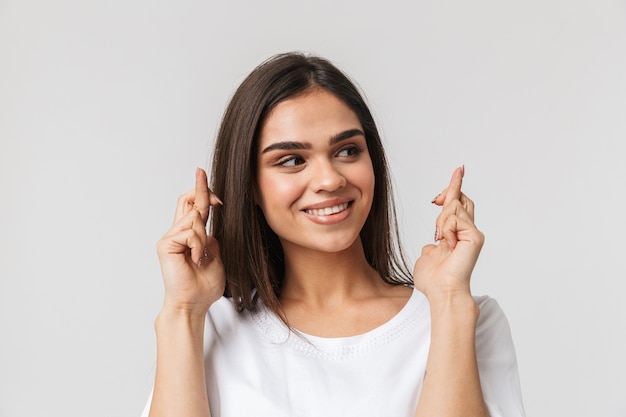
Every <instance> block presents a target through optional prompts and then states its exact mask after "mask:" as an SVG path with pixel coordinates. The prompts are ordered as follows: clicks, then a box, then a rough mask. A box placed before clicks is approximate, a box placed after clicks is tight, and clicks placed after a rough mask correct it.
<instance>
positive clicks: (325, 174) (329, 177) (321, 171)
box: [311, 160, 347, 192]
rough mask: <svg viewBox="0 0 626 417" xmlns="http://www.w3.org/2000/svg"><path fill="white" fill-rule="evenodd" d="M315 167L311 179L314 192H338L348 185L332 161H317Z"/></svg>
mask: <svg viewBox="0 0 626 417" xmlns="http://www.w3.org/2000/svg"><path fill="white" fill-rule="evenodd" d="M315 165H316V166H315V169H314V170H313V172H312V174H313V177H312V179H311V186H312V188H313V191H315V192H319V191H336V190H338V189H340V188H341V187H344V186H345V185H346V183H347V181H346V178H345V177H344V176H343V175H342V173H341V172H340V171H339V170H338V169H337V167H335V166H334V165H333V163H332V162H331V161H327V160H323V161H317V163H316V164H315Z"/></svg>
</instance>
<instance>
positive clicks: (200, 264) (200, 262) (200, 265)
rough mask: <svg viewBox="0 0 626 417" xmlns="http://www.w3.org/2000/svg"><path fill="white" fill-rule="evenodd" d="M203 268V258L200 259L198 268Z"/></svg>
mask: <svg viewBox="0 0 626 417" xmlns="http://www.w3.org/2000/svg"><path fill="white" fill-rule="evenodd" d="M201 267H202V258H200V259H198V268H201Z"/></svg>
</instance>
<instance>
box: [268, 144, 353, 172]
mask: <svg viewBox="0 0 626 417" xmlns="http://www.w3.org/2000/svg"><path fill="white" fill-rule="evenodd" d="M363 150H364V149H363V148H362V147H361V146H359V145H348V146H346V147H344V148H342V149H340V150H339V151H338V152H337V155H338V156H339V155H340V154H341V153H343V152H345V151H348V155H345V156H342V158H356V157H357V156H359V155H360V154H361V153H362V152H363ZM296 161H297V162H299V163H296ZM287 163H290V164H289V165H287ZM292 163H293V164H292ZM303 163H304V158H302V157H301V156H299V155H289V156H286V157H285V158H282V159H280V160H279V161H278V162H277V163H276V165H277V166H281V167H285V168H292V167H296V166H298V165H301V164H303Z"/></svg>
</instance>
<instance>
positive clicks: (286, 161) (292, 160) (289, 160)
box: [277, 155, 304, 168]
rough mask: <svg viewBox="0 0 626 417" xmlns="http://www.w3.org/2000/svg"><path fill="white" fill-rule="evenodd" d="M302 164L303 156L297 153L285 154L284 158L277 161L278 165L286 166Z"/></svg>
mask: <svg viewBox="0 0 626 417" xmlns="http://www.w3.org/2000/svg"><path fill="white" fill-rule="evenodd" d="M302 164H304V158H302V157H301V156H298V155H290V156H287V157H285V158H282V159H281V160H280V161H278V163H277V165H280V166H283V167H286V168H291V167H295V166H298V165H302Z"/></svg>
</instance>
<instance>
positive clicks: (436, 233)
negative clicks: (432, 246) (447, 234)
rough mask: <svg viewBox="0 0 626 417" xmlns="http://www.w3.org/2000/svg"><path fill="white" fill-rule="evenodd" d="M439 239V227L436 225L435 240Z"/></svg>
mask: <svg viewBox="0 0 626 417" xmlns="http://www.w3.org/2000/svg"><path fill="white" fill-rule="evenodd" d="M438 240H439V228H438V227H435V242H437V241H438Z"/></svg>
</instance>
